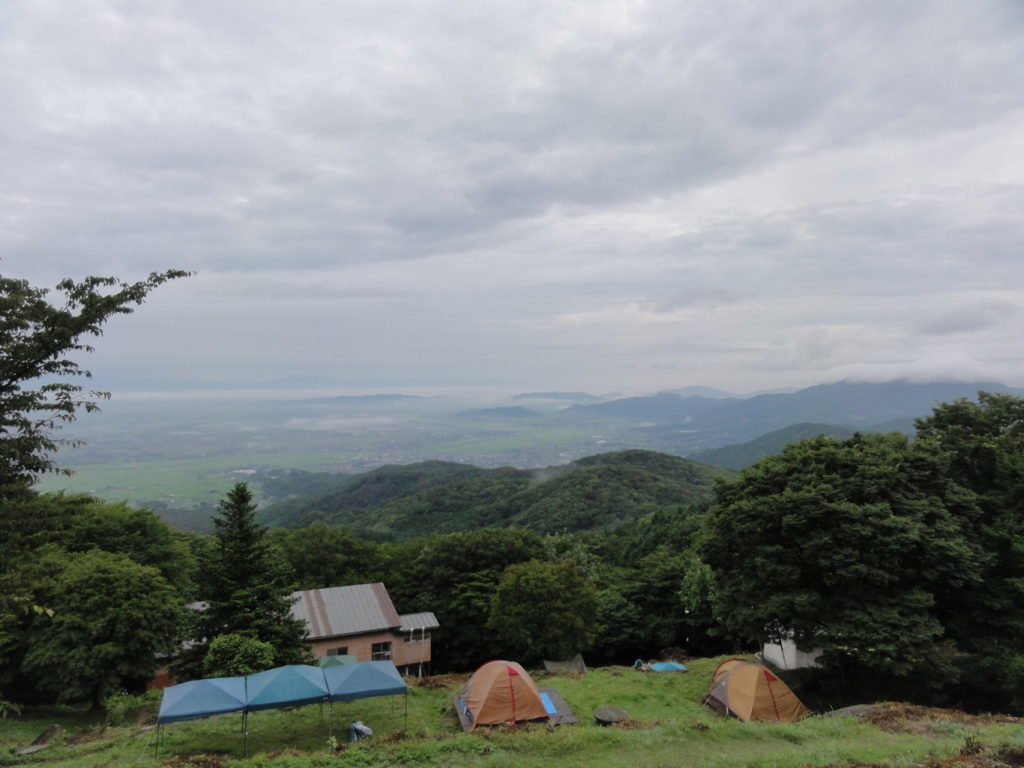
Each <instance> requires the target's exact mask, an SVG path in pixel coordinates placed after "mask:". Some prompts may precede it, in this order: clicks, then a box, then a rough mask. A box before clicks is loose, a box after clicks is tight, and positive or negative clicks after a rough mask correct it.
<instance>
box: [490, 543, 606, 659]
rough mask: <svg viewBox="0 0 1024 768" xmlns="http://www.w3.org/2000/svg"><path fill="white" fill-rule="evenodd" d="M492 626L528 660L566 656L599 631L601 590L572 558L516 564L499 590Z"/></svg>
mask: <svg viewBox="0 0 1024 768" xmlns="http://www.w3.org/2000/svg"><path fill="white" fill-rule="evenodd" d="M487 628H488V629H490V630H492V631H493V632H494V633H495V634H496V635H497V639H498V641H499V642H500V643H502V644H503V645H504V646H505V649H506V653H509V652H510V653H512V654H513V655H514V656H515V657H516V658H520V659H522V660H523V661H525V662H536V661H539V660H541V659H567V658H569V657H571V656H574V655H575V654H577V653H579V652H580V651H583V650H586V649H587V648H589V647H590V645H591V643H593V641H594V638H595V637H596V636H597V590H596V589H595V588H594V585H593V584H592V583H591V582H590V581H588V580H587V579H585V578H584V577H583V576H582V574H580V572H579V571H578V569H577V568H576V565H575V563H572V562H566V561H563V562H557V563H548V562H543V561H540V560H531V561H530V562H527V563H521V564H519V565H513V566H511V567H510V568H509V569H508V570H506V571H505V573H504V575H503V576H502V577H501V581H500V582H499V583H498V586H497V589H496V590H495V592H494V597H493V598H492V600H491V612H490V617H489V619H488V621H487Z"/></svg>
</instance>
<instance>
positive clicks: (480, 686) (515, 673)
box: [456, 661, 548, 731]
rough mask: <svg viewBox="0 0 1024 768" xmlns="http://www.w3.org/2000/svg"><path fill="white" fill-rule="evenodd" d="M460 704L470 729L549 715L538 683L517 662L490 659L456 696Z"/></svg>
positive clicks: (465, 721) (457, 702)
mask: <svg viewBox="0 0 1024 768" xmlns="http://www.w3.org/2000/svg"><path fill="white" fill-rule="evenodd" d="M456 706H458V707H459V714H460V718H459V719H460V720H462V721H463V727H464V728H465V730H467V731H471V730H473V729H474V728H476V726H478V725H501V724H504V723H518V722H521V721H523V720H539V719H545V720H546V719H547V718H548V712H547V710H546V709H545V708H544V702H543V701H542V700H541V697H540V691H538V690H537V686H536V684H534V682H533V680H532V679H531V678H530V675H529V674H528V673H527V672H526V670H525V669H523V668H522V667H521V666H520V665H519V664H517V663H516V662H514V661H489V662H487V663H486V664H484V665H483V666H481V667H480V668H479V669H478V670H477V671H476V672H474V673H473V676H472V677H471V678H469V682H467V683H466V687H465V688H463V689H462V692H461V693H460V694H457V695H456ZM467 726H468V727H467Z"/></svg>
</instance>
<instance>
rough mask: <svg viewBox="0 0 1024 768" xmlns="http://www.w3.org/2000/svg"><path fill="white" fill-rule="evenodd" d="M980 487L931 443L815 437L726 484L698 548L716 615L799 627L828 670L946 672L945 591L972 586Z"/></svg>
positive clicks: (778, 630) (782, 628)
mask: <svg viewBox="0 0 1024 768" xmlns="http://www.w3.org/2000/svg"><path fill="white" fill-rule="evenodd" d="M974 505H975V501H974V497H973V495H972V494H970V493H969V492H968V491H965V490H964V489H963V488H962V487H960V486H959V485H957V484H956V483H955V482H954V481H953V480H952V479H951V478H950V476H949V462H948V458H947V456H946V455H945V454H944V453H943V452H941V451H940V450H938V449H937V448H936V446H935V445H934V444H932V443H928V442H925V441H919V442H916V443H913V444H912V443H910V442H909V441H908V439H907V438H906V437H904V436H903V435H898V434H888V435H882V434H877V435H855V436H854V437H852V438H850V439H848V440H832V439H830V438H816V439H812V440H806V441H803V442H801V443H797V444H793V445H790V446H788V447H787V448H786V449H785V450H784V451H783V452H782V453H781V454H779V455H778V456H773V457H770V458H767V459H764V460H762V461H761V462H759V463H758V464H756V465H754V466H753V467H752V468H750V469H748V470H747V471H746V472H744V474H743V475H742V476H741V477H740V479H739V480H737V481H736V482H733V483H729V484H723V485H722V486H720V487H719V488H718V492H717V501H716V503H715V504H714V505H713V506H712V509H711V516H710V520H709V535H708V536H707V537H706V539H705V541H704V544H703V555H704V558H705V560H706V562H707V563H708V564H709V565H710V566H711V567H712V569H713V570H714V573H715V585H716V605H715V613H716V616H717V618H718V619H719V621H720V622H721V623H722V625H724V627H725V628H726V629H727V630H729V631H730V632H732V633H733V634H734V635H735V636H738V637H741V638H743V639H753V638H761V639H765V638H768V637H772V636H775V637H776V638H777V637H778V636H780V635H782V634H792V636H793V637H794V638H795V639H796V641H797V644H798V645H800V646H803V647H805V648H807V649H810V648H811V647H817V648H821V649H822V651H823V654H822V656H821V659H820V660H821V662H822V663H823V664H824V665H826V666H827V667H831V668H833V669H839V670H845V671H851V670H857V671H858V672H860V673H862V674H876V675H879V676H901V675H909V674H912V673H914V672H916V671H920V670H921V668H922V666H923V665H924V664H925V662H926V661H927V662H928V663H929V664H930V665H934V667H935V669H936V674H938V673H939V671H941V672H945V673H948V672H950V670H949V669H948V668H947V669H942V665H941V664H940V663H939V662H940V660H941V659H942V658H943V657H944V656H947V655H948V654H947V653H943V648H942V638H943V632H944V627H943V625H942V623H941V621H940V619H941V617H942V615H943V610H942V609H943V606H942V603H943V600H944V599H945V597H946V595H948V594H949V593H950V592H956V591H958V590H960V589H963V588H964V587H966V586H968V585H972V586H973V585H976V584H977V583H978V581H979V579H980V575H981V571H980V568H981V563H982V562H983V559H984V556H983V553H982V552H981V551H980V549H979V547H978V546H977V545H976V544H974V543H973V542H972V541H971V540H970V538H969V536H968V535H967V530H966V529H965V525H964V520H966V519H969V518H970V517H971V515H972V514H974V511H975V507H974Z"/></svg>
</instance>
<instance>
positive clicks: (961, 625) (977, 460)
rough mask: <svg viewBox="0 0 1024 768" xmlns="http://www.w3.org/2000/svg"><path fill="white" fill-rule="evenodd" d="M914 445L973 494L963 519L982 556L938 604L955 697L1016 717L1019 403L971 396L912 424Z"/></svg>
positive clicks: (1021, 669) (1021, 689) (1023, 423)
mask: <svg viewBox="0 0 1024 768" xmlns="http://www.w3.org/2000/svg"><path fill="white" fill-rule="evenodd" d="M917 434H918V439H919V440H922V441H934V442H936V443H938V444H939V445H940V446H941V447H942V449H943V450H945V451H947V452H948V454H949V459H950V469H949V471H950V476H951V477H952V478H953V479H954V480H955V481H956V482H958V483H960V484H962V485H964V486H966V487H967V488H970V489H971V490H973V491H974V492H975V493H976V494H977V495H978V510H977V514H975V515H973V516H971V517H967V518H965V519H964V525H965V527H966V528H967V530H968V534H969V536H970V537H971V539H972V540H973V541H974V542H975V544H976V545H977V546H978V547H979V548H980V549H981V550H982V551H983V552H985V553H986V560H985V562H984V564H983V569H982V576H981V579H980V580H979V581H978V583H977V584H975V585H972V586H971V588H970V589H969V590H964V591H961V592H958V593H953V594H951V595H949V596H948V599H947V600H946V616H945V623H946V627H947V631H948V633H949V635H950V636H951V637H953V638H954V639H955V640H956V642H957V645H958V647H959V649H960V650H961V651H963V652H964V653H966V654H967V656H966V659H965V660H964V667H965V670H966V674H965V675H964V680H965V682H969V683H970V687H971V689H973V690H964V691H962V692H961V695H962V696H964V697H966V698H967V699H969V700H970V699H975V701H972V702H971V703H974V704H976V705H978V706H983V707H993V706H995V707H1007V706H1010V707H1013V708H1015V709H1016V710H1018V711H1024V641H1022V640H1021V638H1024V398H1020V397H1014V396H1012V395H1005V394H992V393H988V392H979V393H978V401H977V402H972V401H970V400H967V399H965V398H962V399H959V400H956V401H954V402H952V403H945V404H943V405H940V406H938V407H937V408H935V409H934V412H933V414H932V415H931V416H929V417H927V418H924V419H919V420H918V422H917Z"/></svg>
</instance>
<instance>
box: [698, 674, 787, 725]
mask: <svg viewBox="0 0 1024 768" xmlns="http://www.w3.org/2000/svg"><path fill="white" fill-rule="evenodd" d="M704 703H705V704H707V705H708V706H709V707H712V708H713V709H717V710H719V711H720V712H726V713H728V714H730V715H734V716H736V717H738V718H739V719H740V720H744V721H748V720H775V721H777V722H780V723H792V722H795V721H796V720H799V719H800V718H801V717H803V716H805V715H806V714H807V708H806V707H804V705H803V704H801V703H800V699H798V698H797V697H796V694H795V693H793V691H791V690H790V689H789V686H788V685H786V684H785V683H784V682H782V680H780V679H779V678H778V677H777V676H776V675H775V673H773V672H772V671H771V670H769V669H768V668H767V667H762V666H761V665H760V664H754V663H752V662H749V661H744V660H743V659H726V660H725V661H723V662H722V663H721V664H719V665H718V668H717V669H715V674H714V676H713V677H712V682H711V690H710V691H709V692H708V695H707V696H705V697H704Z"/></svg>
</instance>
